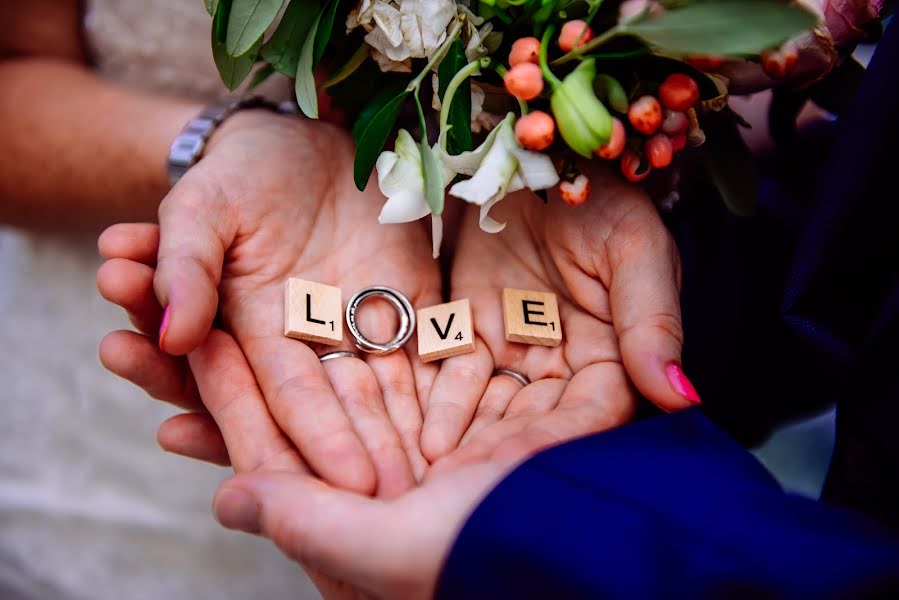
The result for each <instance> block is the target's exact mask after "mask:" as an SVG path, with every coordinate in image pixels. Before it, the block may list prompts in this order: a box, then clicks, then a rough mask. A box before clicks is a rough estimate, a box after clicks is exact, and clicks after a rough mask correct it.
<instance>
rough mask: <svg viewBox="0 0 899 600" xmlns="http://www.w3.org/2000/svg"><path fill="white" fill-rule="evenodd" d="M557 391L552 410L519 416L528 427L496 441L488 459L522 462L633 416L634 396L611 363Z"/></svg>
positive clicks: (581, 374) (588, 370) (582, 373)
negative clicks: (556, 403)
mask: <svg viewBox="0 0 899 600" xmlns="http://www.w3.org/2000/svg"><path fill="white" fill-rule="evenodd" d="M529 387H530V386H529ZM560 391H561V392H562V394H561V398H559V401H558V405H557V406H556V408H555V409H554V410H552V411H550V412H548V413H546V414H545V415H541V416H540V417H539V418H537V419H528V418H527V417H526V416H525V417H519V419H520V420H526V421H528V424H527V425H526V426H525V427H523V428H522V429H521V430H520V431H519V433H518V434H517V435H509V436H503V437H501V438H499V443H497V444H496V447H495V448H494V449H492V450H491V451H490V454H489V457H490V459H491V460H495V461H498V462H500V463H508V462H510V461H520V460H524V459H525V458H527V457H530V456H533V455H534V454H536V453H537V452H540V451H541V450H544V449H546V448H549V447H551V446H554V445H556V444H559V443H562V442H565V441H568V440H573V439H575V438H578V437H582V436H585V435H591V434H594V433H598V432H601V431H605V430H607V429H611V428H612V427H617V426H618V425H621V424H623V423H626V422H627V421H628V420H630V418H631V417H632V416H633V412H634V406H635V404H634V402H635V400H634V395H633V393H632V392H631V391H630V388H629V387H628V384H627V379H626V378H625V375H624V372H623V370H622V369H621V366H620V365H618V364H615V363H613V362H608V363H600V364H596V365H591V366H589V367H587V368H585V369H582V370H581V371H579V372H578V373H577V374H576V375H575V376H574V377H573V378H572V379H571V381H570V382H568V383H567V385H566V386H565V387H564V389H563V390H560ZM512 420H513V421H515V420H516V419H515V418H513V419H512ZM485 437H486V436H485Z"/></svg>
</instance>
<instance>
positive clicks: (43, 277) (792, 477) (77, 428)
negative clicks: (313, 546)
mask: <svg viewBox="0 0 899 600" xmlns="http://www.w3.org/2000/svg"><path fill="white" fill-rule="evenodd" d="M17 4H20V6H19V7H18V8H21V7H22V6H25V7H27V9H33V10H36V11H37V10H39V9H40V8H43V9H45V10H46V11H49V12H48V14H49V13H53V11H56V10H57V9H60V10H61V9H65V10H66V11H69V12H71V11H72V10H76V11H77V14H78V15H79V17H78V21H77V23H78V24H80V26H78V27H76V29H77V31H73V32H72V35H75V36H76V37H80V39H81V43H82V44H83V46H84V48H85V49H86V56H88V57H89V58H88V62H89V65H88V66H89V68H90V69H92V70H94V71H96V72H97V73H99V74H100V75H102V76H103V77H104V78H105V79H107V80H109V81H115V82H117V83H120V84H122V85H126V86H129V87H132V88H137V89H142V90H148V91H152V92H154V93H162V94H167V95H170V96H173V97H179V98H187V99H192V100H203V101H206V100H211V99H215V98H218V97H221V96H222V95H223V94H224V92H225V90H224V88H223V87H222V85H221V83H220V81H219V79H218V75H217V73H216V70H215V67H214V65H213V63H212V58H211V55H210V50H209V16H208V15H207V14H206V12H205V10H204V8H203V3H202V2H200V1H199V0H145V1H142V2H118V1H116V0H88V1H85V2H77V1H75V0H31V1H30V2H29V3H27V4H26V3H17ZM12 6H13V3H7V2H0V21H2V22H8V19H5V18H4V17H5V16H7V15H6V13H7V12H9V11H11V10H12V8H11V7H12ZM31 33H32V32H30V31H28V32H26V34H28V35H30V34H31ZM871 51H872V48H871V47H870V46H862V47H861V48H860V50H859V52H858V53H857V54H856V56H858V57H859V58H860V59H862V60H863V61H865V59H866V58H867V57H869V56H870V53H871ZM267 83H268V84H269V87H268V88H266V89H264V90H263V91H264V93H266V94H267V95H269V96H270V97H271V98H272V99H275V100H281V99H283V98H284V93H285V90H286V89H287V88H288V87H289V86H286V85H285V82H284V81H280V82H279V81H278V79H277V78H273V79H272V80H271V82H267ZM8 96H9V95H8V94H7V96H3V98H2V99H0V114H2V113H3V111H4V110H9V107H10V102H12V100H10V98H9V97H8ZM51 100H52V101H54V102H58V103H64V102H66V98H65V97H64V96H63V95H62V94H60V95H59V96H58V97H54V98H52V99H51ZM742 102H743V106H742V108H741V109H740V110H741V112H744V110H743V109H748V108H749V107H750V106H751V105H756V106H760V107H761V109H760V110H758V111H756V112H757V113H758V114H761V115H762V118H764V115H765V107H766V102H767V99H766V97H765V96H757V97H753V98H750V99H749V100H744V101H742ZM4 103H5V104H4ZM7 114H8V113H7ZM817 117H818V118H826V116H825V115H817ZM761 129H762V131H764V127H763V126H762V128H761ZM758 131H759V129H755V130H753V132H752V133H750V135H757V134H758ZM751 143H752V145H753V146H754V147H756V148H764V147H765V144H766V141H765V140H764V139H755V140H751ZM85 151H88V152H89V151H90V148H85ZM3 202H4V198H3V197H2V191H0V206H2V204H3ZM98 233H99V230H89V231H85V230H80V231H79V232H78V233H71V232H56V233H47V232H35V231H30V230H27V229H24V228H14V227H11V226H2V225H0V314H2V319H0V381H2V382H3V386H2V388H0V390H2V391H0V403H2V404H0V406H2V410H3V416H2V418H0V600H26V599H27V600H35V599H42V600H55V599H60V600H62V599H65V600H69V599H72V600H74V599H88V598H90V599H95V600H105V599H110V600H112V599H121V598H129V599H148V600H149V599H161V598H175V599H180V598H187V599H192V600H204V599H207V598H208V599H216V600H231V599H235V600H236V599H244V598H253V597H259V598H267V599H271V600H277V599H282V598H283V599H287V598H292V599H304V598H317V597H318V594H317V592H316V591H315V590H314V588H313V587H312V585H311V584H310V582H309V580H308V579H307V577H306V576H305V575H304V574H303V573H302V571H301V569H300V568H299V567H298V566H297V565H296V564H294V563H291V562H289V561H288V560H287V559H286V558H284V557H283V556H282V555H281V554H280V552H278V551H277V549H276V548H275V547H274V546H272V545H271V544H269V543H268V542H265V541H264V540H259V539H255V538H251V537H249V536H246V535H243V534H239V533H233V532H228V531H225V530H223V529H221V528H220V527H219V526H218V525H217V524H216V523H215V522H214V520H213V518H212V515H211V511H210V501H211V498H212V493H213V491H214V490H215V488H216V487H217V485H218V483H219V482H220V481H221V480H222V479H224V478H225V477H227V476H228V475H229V473H230V471H229V470H227V469H223V468H218V467H213V466H209V465H204V464H199V463H195V462H191V461H188V460H186V459H183V458H180V457H176V456H172V455H167V454H165V453H163V452H162V451H161V450H160V449H159V448H158V447H157V445H156V442H155V430H156V427H157V426H158V425H159V423H160V422H162V420H164V419H165V418H166V417H168V416H170V415H173V414H175V412H176V410H175V409H173V408H170V407H167V406H164V405H162V404H160V403H158V402H155V401H152V400H150V399H148V398H147V397H146V396H145V395H144V394H143V393H142V392H141V391H139V390H137V389H135V388H133V387H132V386H131V385H129V384H127V383H125V382H124V381H122V380H119V379H117V378H116V377H114V376H113V375H111V374H109V373H108V372H106V371H105V370H104V369H103V367H102V366H101V365H100V363H99V360H98V358H97V348H98V345H99V343H100V339H101V338H102V337H103V335H104V334H105V333H107V332H109V331H112V330H115V329H122V328H129V323H128V321H127V319H126V317H125V316H124V314H122V313H121V312H120V311H119V310H118V309H117V308H115V307H113V306H112V305H110V304H108V303H107V302H106V301H104V300H103V299H102V298H100V297H99V295H98V294H97V291H96V287H95V283H94V281H95V274H96V270H97V268H98V267H99V265H100V263H101V259H100V257H99V255H98V254H97V250H96V238H97V234H98ZM687 335H688V337H689V330H688V332H687ZM833 439H834V413H833V410H832V409H826V410H824V411H823V412H820V413H818V414H816V415H812V416H810V417H808V418H803V419H800V420H797V421H796V422H794V423H791V424H788V425H787V426H785V427H783V428H781V429H779V430H778V431H777V432H775V433H774V434H773V435H772V436H771V437H770V438H769V439H768V440H767V441H765V442H764V443H763V444H761V445H760V446H759V447H758V448H757V449H756V451H755V452H756V455H757V456H758V457H759V459H760V460H761V461H762V462H763V463H764V464H765V465H766V466H767V467H768V468H769V469H770V470H771V471H772V472H773V473H774V474H775V476H776V477H777V478H778V479H779V480H780V481H781V483H782V484H783V485H784V487H785V488H786V489H788V490H791V491H795V492H796V493H800V494H803V495H806V496H809V497H817V496H818V495H819V494H820V491H821V486H822V483H823V481H824V477H825V474H826V471H827V467H828V464H829V461H830V456H831V453H832V449H833Z"/></svg>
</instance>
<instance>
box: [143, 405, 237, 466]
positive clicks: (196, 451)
mask: <svg viewBox="0 0 899 600" xmlns="http://www.w3.org/2000/svg"><path fill="white" fill-rule="evenodd" d="M156 441H157V442H158V443H159V446H160V447H161V448H162V449H163V450H165V451H166V452H171V453H173V454H179V455H181V456H186V457H187V458H193V459H194V460H201V461H203V462H208V463H212V464H214V465H219V466H222V467H227V466H230V465H231V460H230V459H229V458H228V448H227V447H226V446H225V439H224V438H223V437H222V432H221V431H219V427H218V425H216V423H215V421H214V420H213V419H212V417H211V416H209V415H208V414H198V413H185V414H181V415H175V416H174V417H171V418H169V419H166V420H165V421H163V422H162V425H160V426H159V429H158V430H157V431H156Z"/></svg>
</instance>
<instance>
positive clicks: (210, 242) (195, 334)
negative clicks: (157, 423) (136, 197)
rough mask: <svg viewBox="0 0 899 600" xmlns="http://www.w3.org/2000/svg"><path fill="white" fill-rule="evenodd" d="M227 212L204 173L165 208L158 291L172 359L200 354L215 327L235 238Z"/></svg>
mask: <svg viewBox="0 0 899 600" xmlns="http://www.w3.org/2000/svg"><path fill="white" fill-rule="evenodd" d="M195 168H198V167H195ZM226 208H227V206H226V199H225V198H224V197H222V191H221V188H220V187H219V186H216V185H214V184H212V183H211V181H210V180H208V178H206V179H204V177H203V175H202V172H201V171H197V172H190V173H188V174H187V175H186V176H185V177H184V178H183V179H182V180H181V181H179V182H178V184H177V185H176V186H175V187H174V188H172V191H171V192H169V194H168V196H166V198H165V200H163V202H162V204H161V205H160V206H159V256H158V260H157V266H156V275H155V277H154V280H153V287H154V289H155V291H156V297H157V298H158V299H159V303H160V304H161V305H162V306H163V307H164V309H165V312H164V313H163V316H162V322H161V324H160V327H159V347H160V348H161V349H162V350H164V351H165V352H168V353H169V354H175V355H181V354H187V353H188V352H190V351H191V350H193V349H195V348H196V347H197V346H198V345H199V344H200V343H201V342H202V341H203V340H204V339H205V338H206V335H207V334H208V333H209V329H210V328H211V327H212V321H213V319H214V318H215V314H216V311H217V310H218V284H219V280H220V279H221V275H222V261H223V260H224V255H225V250H226V249H227V248H228V247H229V246H230V245H231V242H232V241H233V239H234V235H235V226H234V225H232V224H231V223H229V220H230V219H229V216H228V211H227V210H226Z"/></svg>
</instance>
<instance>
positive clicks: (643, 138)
mask: <svg viewBox="0 0 899 600" xmlns="http://www.w3.org/2000/svg"><path fill="white" fill-rule="evenodd" d="M593 37H594V34H593V31H592V30H591V29H590V26H589V25H588V24H587V23H585V22H584V21H579V20H573V21H568V22H567V23H565V25H564V26H563V27H562V29H561V32H560V34H559V37H558V40H557V43H558V46H559V48H560V49H561V50H562V51H563V52H570V51H571V50H572V49H573V48H575V47H577V46H580V45H582V44H586V43H587V42H589V41H590V40H591V39H593ZM540 51H541V42H540V41H539V40H538V39H537V38H535V37H525V38H521V39H518V40H516V41H515V42H514V44H513V45H512V49H511V52H510V53H509V65H510V68H509V70H508V71H507V72H506V73H505V75H504V78H503V79H504V83H505V87H506V90H507V91H508V92H509V93H510V94H511V95H512V96H514V97H515V98H517V99H519V100H521V101H524V102H527V101H531V100H535V99H537V98H538V97H540V95H541V94H542V93H543V91H544V85H545V83H546V81H545V77H544V71H543V70H542V69H541V66H540ZM544 67H545V65H544ZM597 82H598V85H599V87H605V88H606V94H605V100H606V104H607V105H608V106H609V107H610V108H611V110H612V112H613V113H617V114H613V115H612V116H611V134H610V135H609V136H608V139H607V141H606V142H605V143H603V144H601V145H600V146H599V147H597V148H595V149H594V150H593V154H595V155H596V156H598V157H600V158H603V159H606V160H617V161H619V166H620V169H621V172H622V174H623V175H624V177H625V178H627V179H628V180H629V181H633V182H637V181H642V180H643V179H645V178H646V177H647V176H648V175H649V173H650V171H651V170H652V169H662V168H665V167H667V166H669V165H670V164H671V162H672V160H673V157H674V154H676V153H677V152H679V151H681V150H683V148H684V147H685V146H686V145H687V141H688V133H689V132H690V131H691V130H692V129H695V128H696V127H698V125H697V123H696V113H695V110H694V105H695V104H696V103H697V102H698V101H699V86H698V85H697V84H696V82H695V81H694V80H693V78H691V77H690V76H688V75H685V74H683V73H672V74H670V75H668V77H667V78H666V79H665V80H664V81H662V82H661V83H660V85H659V86H658V92H657V95H655V96H653V95H649V94H644V95H640V96H638V97H636V98H633V99H629V98H628V95H627V94H626V93H625V91H624V89H623V88H622V87H621V84H620V83H618V82H617V81H616V80H615V79H613V78H612V77H609V76H608V75H599V76H598V78H597ZM594 101H595V100H594ZM555 132H556V122H555V120H554V118H553V117H552V116H551V115H550V114H548V113H546V112H544V111H541V110H532V111H530V112H527V114H524V115H523V116H522V117H521V118H520V119H518V122H517V123H516V125H515V136H516V138H517V139H518V142H519V143H520V144H521V145H522V146H523V147H524V148H527V149H528V150H534V151H542V150H546V149H547V148H549V147H550V146H551V145H552V144H553V141H554V139H555ZM560 190H561V194H562V198H563V199H564V200H565V201H566V202H568V203H569V204H572V205H578V204H581V203H583V202H584V201H586V199H587V198H588V197H589V192H590V185H589V181H588V180H587V178H586V177H584V176H583V175H579V176H577V177H574V178H573V179H572V180H571V181H563V182H562V183H561V184H560Z"/></svg>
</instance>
